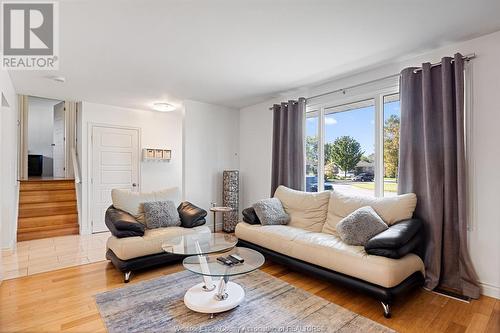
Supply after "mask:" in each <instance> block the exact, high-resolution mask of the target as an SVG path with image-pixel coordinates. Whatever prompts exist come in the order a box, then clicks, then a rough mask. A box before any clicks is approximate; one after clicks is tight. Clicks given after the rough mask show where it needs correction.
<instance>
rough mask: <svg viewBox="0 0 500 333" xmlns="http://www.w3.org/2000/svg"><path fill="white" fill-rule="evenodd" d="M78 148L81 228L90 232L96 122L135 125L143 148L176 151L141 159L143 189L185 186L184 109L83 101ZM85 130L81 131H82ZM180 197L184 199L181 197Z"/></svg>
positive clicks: (141, 186) (79, 121) (141, 185)
mask: <svg viewBox="0 0 500 333" xmlns="http://www.w3.org/2000/svg"><path fill="white" fill-rule="evenodd" d="M77 118H78V119H77V121H78V124H79V125H78V126H79V127H80V128H79V129H78V130H77V140H78V143H77V148H78V153H79V159H80V166H81V175H82V191H81V198H82V206H81V208H82V214H81V215H82V216H81V225H80V229H81V232H82V233H90V231H91V225H90V221H89V215H88V202H87V200H88V190H89V184H88V181H89V179H90V170H89V169H88V158H89V150H88V149H87V147H88V145H89V141H88V139H89V138H88V133H89V129H90V128H91V126H92V124H93V123H94V124H108V125H114V126H124V127H135V128H140V129H141V149H142V148H145V147H152V148H166V149H171V150H172V159H171V160H170V162H141V170H140V173H141V179H140V183H139V185H140V189H141V191H154V190H159V189H163V188H166V187H177V188H178V189H179V191H181V189H182V111H181V110H178V111H175V112H167V113H162V112H154V111H148V110H135V109H127V108H122V107H116V106H111V105H103V104H95V103H87V102H83V103H82V111H81V114H80V115H78V117H77ZM80 129H81V130H80ZM179 199H180V198H179Z"/></svg>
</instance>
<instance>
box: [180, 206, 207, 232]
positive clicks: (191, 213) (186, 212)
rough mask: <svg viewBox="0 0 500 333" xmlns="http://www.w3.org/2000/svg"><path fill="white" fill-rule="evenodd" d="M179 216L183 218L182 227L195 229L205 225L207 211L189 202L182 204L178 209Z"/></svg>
mask: <svg viewBox="0 0 500 333" xmlns="http://www.w3.org/2000/svg"><path fill="white" fill-rule="evenodd" d="M177 211H178V212H179V216H180V218H181V226H182V227H184V228H194V227H198V226H200V225H203V224H205V223H206V222H207V221H206V220H205V216H207V211H206V210H204V209H202V208H200V207H198V206H196V205H193V204H192V203H190V202H189V201H184V202H182V203H181V204H180V205H179V207H177Z"/></svg>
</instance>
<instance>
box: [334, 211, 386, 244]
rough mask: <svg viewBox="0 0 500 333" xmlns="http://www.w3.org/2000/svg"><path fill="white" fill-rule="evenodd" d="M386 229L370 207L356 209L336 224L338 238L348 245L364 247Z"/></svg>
mask: <svg viewBox="0 0 500 333" xmlns="http://www.w3.org/2000/svg"><path fill="white" fill-rule="evenodd" d="M387 229H388V226H387V224H385V222H384V221H383V220H382V218H381V217H380V216H379V215H378V214H377V212H375V210H374V209H373V208H372V207H370V206H366V207H361V208H359V209H356V210H355V211H354V212H352V213H351V214H349V215H347V216H346V217H345V218H343V219H342V220H340V222H339V223H338V224H337V232H338V234H339V236H340V238H341V239H342V241H343V242H344V243H347V244H349V245H365V244H366V242H368V241H369V240H370V239H371V238H372V237H374V236H375V235H378V234H379V233H381V232H382V231H384V230H387Z"/></svg>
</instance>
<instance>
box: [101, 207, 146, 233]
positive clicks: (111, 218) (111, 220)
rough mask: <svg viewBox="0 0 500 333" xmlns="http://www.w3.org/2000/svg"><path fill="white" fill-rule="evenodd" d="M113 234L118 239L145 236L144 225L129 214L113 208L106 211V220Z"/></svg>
mask: <svg viewBox="0 0 500 333" xmlns="http://www.w3.org/2000/svg"><path fill="white" fill-rule="evenodd" d="M104 221H105V223H106V226H107V227H108V229H109V231H111V234H112V235H113V236H115V237H117V238H124V237H136V236H144V229H145V228H144V225H143V224H141V223H139V222H137V221H136V220H135V218H134V217H133V216H132V215H130V214H129V213H127V212H124V211H122V210H120V209H116V208H114V207H113V206H111V207H109V208H108V209H107V210H106V216H105V219H104Z"/></svg>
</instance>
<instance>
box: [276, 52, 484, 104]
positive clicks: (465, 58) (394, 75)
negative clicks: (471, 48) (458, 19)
mask: <svg viewBox="0 0 500 333" xmlns="http://www.w3.org/2000/svg"><path fill="white" fill-rule="evenodd" d="M475 57H476V54H475V53H471V54H467V55H465V56H463V57H462V59H464V60H465V61H470V60H472V59H474V58H475ZM453 61H454V60H453V59H452V60H451V62H453ZM439 65H441V61H440V62H436V63H432V64H431V67H435V66H439ZM421 70H422V67H418V68H416V69H415V70H414V72H415V73H416V72H419V71H421ZM399 75H400V73H397V74H392V75H387V76H384V77H381V78H378V79H374V80H370V81H366V82H362V83H358V84H355V85H352V86H349V87H346V88H340V89H335V90H332V91H329V92H326V93H322V94H318V95H314V96H310V97H307V98H306V101H308V100H310V99H313V98H318V97H323V96H326V95H330V94H335V93H338V92H345V91H346V90H349V89H353V88H357V87H361V86H365V85H367V84H370V83H375V82H378V81H383V80H387V79H390V78H393V77H396V76H399ZM285 104H288V103H285ZM269 110H273V108H272V107H270V108H269Z"/></svg>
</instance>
